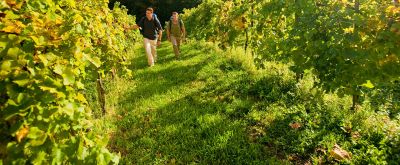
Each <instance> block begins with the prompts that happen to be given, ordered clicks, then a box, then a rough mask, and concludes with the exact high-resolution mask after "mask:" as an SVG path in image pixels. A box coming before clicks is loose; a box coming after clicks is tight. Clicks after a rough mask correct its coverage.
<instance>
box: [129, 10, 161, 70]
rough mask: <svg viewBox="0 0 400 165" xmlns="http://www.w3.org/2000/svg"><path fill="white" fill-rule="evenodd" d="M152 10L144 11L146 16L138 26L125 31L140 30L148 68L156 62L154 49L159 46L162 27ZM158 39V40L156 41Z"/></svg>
mask: <svg viewBox="0 0 400 165" xmlns="http://www.w3.org/2000/svg"><path fill="white" fill-rule="evenodd" d="M153 12H154V10H153V8H151V7H149V8H147V9H146V16H145V17H142V18H141V19H140V21H139V22H138V24H136V25H133V26H131V27H128V28H127V29H138V28H139V29H140V32H141V34H142V35H143V38H144V41H143V43H144V49H145V50H146V55H147V62H148V64H149V66H150V67H152V66H154V62H156V61H157V50H156V47H157V46H160V44H161V37H162V27H161V23H160V21H159V20H158V19H157V17H155V16H154V14H153ZM157 38H158V39H157Z"/></svg>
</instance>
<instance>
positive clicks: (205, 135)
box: [87, 42, 400, 164]
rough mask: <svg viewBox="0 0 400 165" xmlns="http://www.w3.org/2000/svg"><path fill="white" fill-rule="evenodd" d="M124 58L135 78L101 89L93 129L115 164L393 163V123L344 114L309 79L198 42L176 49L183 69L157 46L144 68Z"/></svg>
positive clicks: (165, 47) (367, 111)
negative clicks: (342, 156) (338, 155)
mask: <svg viewBox="0 0 400 165" xmlns="http://www.w3.org/2000/svg"><path fill="white" fill-rule="evenodd" d="M130 54H131V55H132V56H129V60H130V61H131V63H132V65H131V66H130V68H129V69H131V70H132V71H133V72H132V76H124V75H120V76H119V77H118V78H116V79H114V80H111V79H107V81H106V88H107V89H106V91H107V110H108V112H107V113H108V114H107V115H106V116H104V117H100V118H98V119H96V122H95V127H94V128H95V131H96V132H98V134H101V135H104V136H106V137H108V138H109V139H110V141H109V148H110V149H111V150H112V151H114V152H117V153H120V154H121V157H122V161H121V164H290V163H295V164H304V163H307V162H312V163H316V164H318V163H346V161H338V160H335V159H333V158H332V157H331V156H330V154H329V152H330V151H331V150H332V147H333V146H334V144H339V145H340V146H342V147H343V148H344V149H346V150H347V151H349V152H351V153H353V154H354V155H353V158H352V160H351V162H353V163H355V164H360V163H361V164H368V163H373V164H377V163H382V162H390V161H392V162H396V160H397V159H400V158H399V157H398V156H396V155H395V154H394V153H396V152H398V151H399V147H397V144H400V143H399V138H398V136H397V135H400V129H399V128H400V127H399V126H400V124H399V121H398V120H396V119H393V120H390V119H388V116H387V115H385V114H381V113H376V112H375V111H374V110H373V108H371V107H370V106H369V104H368V103H365V105H363V107H364V108H363V109H362V110H361V111H359V112H354V111H351V110H350V106H351V102H350V97H344V98H339V97H338V96H337V95H336V94H329V93H324V92H323V91H322V90H320V89H319V88H314V87H313V85H312V84H313V83H314V82H315V81H317V80H315V78H314V76H313V75H312V73H311V72H308V73H306V74H305V76H304V78H303V79H301V80H300V81H297V80H296V79H295V75H294V73H293V72H291V71H290V70H289V66H288V65H287V64H281V63H278V62H266V63H265V68H264V69H259V70H258V69H256V67H255V66H254V63H253V59H252V58H251V56H250V55H248V54H246V53H245V52H244V51H243V50H242V49H240V48H233V49H231V50H227V51H222V50H220V49H219V48H217V47H216V46H215V44H212V43H205V42H190V43H187V44H185V45H183V47H182V55H181V59H180V60H176V59H175V58H174V55H173V52H172V47H171V45H170V43H167V42H164V43H163V44H162V46H161V47H160V48H158V61H157V63H156V65H155V66H154V67H151V68H150V67H148V66H147V59H146V57H145V55H144V51H143V49H142V48H141V46H140V45H139V46H134V47H133V49H132V52H131V53H130ZM87 93H88V95H89V97H88V101H89V102H91V105H90V107H91V108H92V109H93V110H94V112H95V114H96V112H97V114H98V112H99V110H97V109H99V107H98V105H97V104H96V97H95V95H94V94H93V93H95V91H88V92H87ZM97 116H98V115H97ZM372 122H373V123H372ZM293 123H298V124H300V127H299V128H292V127H291V126H290V125H291V124H293ZM376 125H378V126H379V127H377V128H375V127H374V126H376ZM372 128H374V129H372ZM355 135H357V137H355ZM367 151H370V152H367ZM393 160H394V161H393ZM389 164H390V163H389Z"/></svg>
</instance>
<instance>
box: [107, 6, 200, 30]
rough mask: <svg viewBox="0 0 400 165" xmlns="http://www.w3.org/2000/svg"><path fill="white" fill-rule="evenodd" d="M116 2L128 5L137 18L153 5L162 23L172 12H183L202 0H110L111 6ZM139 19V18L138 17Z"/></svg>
mask: <svg viewBox="0 0 400 165" xmlns="http://www.w3.org/2000/svg"><path fill="white" fill-rule="evenodd" d="M115 2H120V3H121V5H124V6H126V8H127V9H128V10H129V11H128V13H129V14H131V15H135V16H136V17H137V18H140V17H143V16H144V15H145V10H146V8H147V7H153V8H154V10H155V11H154V13H156V14H157V16H158V18H159V19H160V21H161V23H162V24H163V23H164V22H165V21H168V20H169V18H170V16H171V13H172V12H173V11H177V12H179V13H182V11H183V9H185V8H193V7H196V6H197V5H198V4H200V2H201V0H110V4H109V6H110V7H112V6H113V5H114V3H115ZM137 20H138V19H137Z"/></svg>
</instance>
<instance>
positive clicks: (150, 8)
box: [146, 7, 154, 13]
mask: <svg viewBox="0 0 400 165" xmlns="http://www.w3.org/2000/svg"><path fill="white" fill-rule="evenodd" d="M146 11H151V12H152V13H153V12H154V9H153V8H152V7H148V8H147V9H146Z"/></svg>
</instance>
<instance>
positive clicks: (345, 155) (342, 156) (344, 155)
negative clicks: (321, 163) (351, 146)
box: [330, 144, 351, 161]
mask: <svg viewBox="0 0 400 165" xmlns="http://www.w3.org/2000/svg"><path fill="white" fill-rule="evenodd" d="M330 154H331V156H332V157H333V158H335V159H336V160H339V161H341V160H348V159H351V155H350V154H349V152H347V151H346V150H344V149H342V148H340V146H339V145H337V144H335V145H334V146H333V149H332V151H331V152H330Z"/></svg>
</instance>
